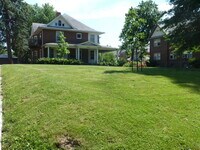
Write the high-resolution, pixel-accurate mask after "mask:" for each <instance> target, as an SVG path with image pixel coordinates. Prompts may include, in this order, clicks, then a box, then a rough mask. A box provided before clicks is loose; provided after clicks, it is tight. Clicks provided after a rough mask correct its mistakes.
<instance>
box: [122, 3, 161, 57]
mask: <svg viewBox="0 0 200 150" xmlns="http://www.w3.org/2000/svg"><path fill="white" fill-rule="evenodd" d="M160 16H161V12H160V11H158V7H157V5H156V4H155V3H154V2H153V1H152V0H149V1H145V2H144V1H142V2H141V3H140V4H139V5H138V6H137V7H136V8H132V7H131V8H130V9H129V11H128V13H127V14H126V18H125V24H124V27H123V29H122V33H121V34H120V40H121V41H122V49H125V50H130V49H131V51H132V60H133V58H134V53H136V54H137V55H136V57H137V58H138V56H139V55H140V58H141V59H142V58H143V57H144V54H145V52H146V49H145V47H146V45H147V44H148V41H149V37H150V34H151V32H152V29H153V27H154V26H155V25H156V23H157V21H158V19H159V18H160ZM137 61H138V59H137Z"/></svg>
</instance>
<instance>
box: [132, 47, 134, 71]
mask: <svg viewBox="0 0 200 150" xmlns="http://www.w3.org/2000/svg"><path fill="white" fill-rule="evenodd" d="M133 60H134V50H133V49H132V51H131V62H132V72H133Z"/></svg>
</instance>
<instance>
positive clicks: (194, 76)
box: [136, 68, 200, 94]
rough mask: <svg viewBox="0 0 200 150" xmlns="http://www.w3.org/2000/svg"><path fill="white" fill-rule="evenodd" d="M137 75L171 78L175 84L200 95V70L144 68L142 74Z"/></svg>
mask: <svg viewBox="0 0 200 150" xmlns="http://www.w3.org/2000/svg"><path fill="white" fill-rule="evenodd" d="M136 73H137V74H142V75H147V76H164V77H167V78H170V79H171V80H172V82H173V83H174V84H178V85H180V86H182V87H186V88H190V89H192V90H193V91H195V92H197V93H198V94H200V70H199V69H191V70H188V69H175V68H144V69H143V71H142V72H141V71H140V72H136Z"/></svg>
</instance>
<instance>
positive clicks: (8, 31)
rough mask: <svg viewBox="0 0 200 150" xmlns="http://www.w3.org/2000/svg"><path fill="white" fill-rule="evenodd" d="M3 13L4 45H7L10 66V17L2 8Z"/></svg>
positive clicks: (11, 62)
mask: <svg viewBox="0 0 200 150" xmlns="http://www.w3.org/2000/svg"><path fill="white" fill-rule="evenodd" d="M3 3H5V1H2V4H3ZM3 13H4V14H5V27H6V43H7V51H8V61H9V63H10V64H13V59H12V51H11V41H10V40H11V39H10V33H11V32H10V17H9V12H8V9H7V8H5V7H4V10H3Z"/></svg>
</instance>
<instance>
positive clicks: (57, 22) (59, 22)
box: [47, 15, 73, 29]
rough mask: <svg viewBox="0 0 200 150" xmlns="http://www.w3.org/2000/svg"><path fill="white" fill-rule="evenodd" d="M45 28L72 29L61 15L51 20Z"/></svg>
mask: <svg viewBox="0 0 200 150" xmlns="http://www.w3.org/2000/svg"><path fill="white" fill-rule="evenodd" d="M47 27H56V28H66V29H73V28H72V26H71V25H70V24H69V23H68V22H67V21H66V19H65V18H63V16H62V15H59V16H58V17H56V18H55V19H53V20H52V21H51V22H50V23H48V24H47Z"/></svg>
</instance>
